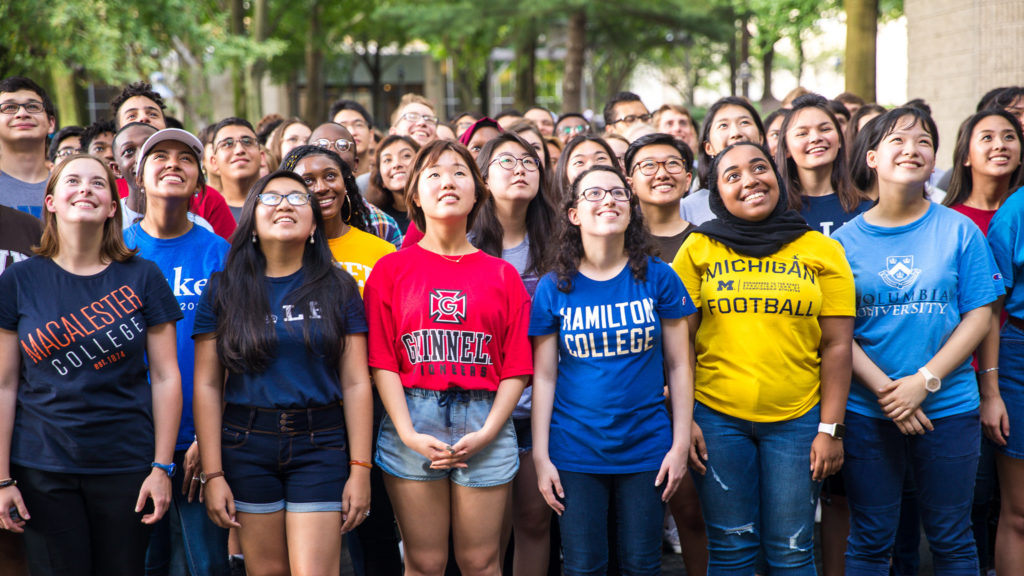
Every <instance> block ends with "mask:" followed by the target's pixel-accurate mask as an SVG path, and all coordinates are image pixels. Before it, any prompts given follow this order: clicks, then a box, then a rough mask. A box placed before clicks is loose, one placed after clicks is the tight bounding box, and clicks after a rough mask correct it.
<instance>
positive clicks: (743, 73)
mask: <svg viewBox="0 0 1024 576" xmlns="http://www.w3.org/2000/svg"><path fill="white" fill-rule="evenodd" d="M749 20H750V15H749V14H746V13H744V14H743V16H742V17H740V65H739V71H740V96H743V97H744V98H750V25H749V24H750V23H749Z"/></svg>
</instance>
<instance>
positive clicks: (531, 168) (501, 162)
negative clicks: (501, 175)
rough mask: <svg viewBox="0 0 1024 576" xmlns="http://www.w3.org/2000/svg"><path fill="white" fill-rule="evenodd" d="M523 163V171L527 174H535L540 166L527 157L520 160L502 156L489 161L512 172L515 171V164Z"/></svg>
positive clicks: (506, 155) (511, 156)
mask: <svg viewBox="0 0 1024 576" xmlns="http://www.w3.org/2000/svg"><path fill="white" fill-rule="evenodd" d="M520 162H522V163H523V169H524V170H526V171H527V172H536V171H537V170H539V169H540V165H539V164H537V161H536V160H534V159H533V158H530V157H529V156H523V157H522V158H516V157H515V156H513V155H511V154H502V155H501V156H498V157H497V158H495V159H494V160H491V164H497V165H498V166H501V167H502V168H504V169H505V170H508V171H512V170H515V169H516V164H519V163H520Z"/></svg>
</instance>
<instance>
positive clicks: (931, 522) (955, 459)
mask: <svg viewBox="0 0 1024 576" xmlns="http://www.w3.org/2000/svg"><path fill="white" fill-rule="evenodd" d="M932 424H933V425H934V426H935V430H933V431H931V432H928V433H926V434H923V435H920V436H916V435H915V436H905V435H903V434H902V433H901V432H900V431H899V429H898V428H897V427H896V425H895V424H894V423H893V422H892V421H890V420H887V419H880V418H870V417H867V416H861V415H859V414H854V413H853V412H847V413H846V429H847V434H846V463H845V464H844V466H843V472H844V474H845V475H846V494H847V498H848V499H849V502H850V540H849V545H848V546H847V549H846V574H847V576H861V575H876V576H885V575H887V574H888V573H889V552H890V550H891V549H892V545H893V541H894V539H895V536H896V523H897V518H898V516H899V510H900V496H901V494H902V491H903V480H904V477H905V467H906V466H907V465H908V464H909V465H910V466H913V467H914V481H915V482H916V483H917V507H918V510H919V511H920V514H921V522H922V524H923V525H924V532H925V535H926V536H927V537H928V544H929V546H930V548H931V551H932V555H933V559H934V565H935V573H936V574H942V575H943V576H949V575H963V576H968V575H969V576H974V575H976V574H977V573H978V553H977V549H976V548H975V545H974V537H973V535H972V534H971V503H972V499H973V494H974V479H975V474H976V472H977V469H978V446H979V445H980V442H981V425H980V423H979V420H978V411H977V410H972V411H970V412H966V413H963V414H956V415H954V416H949V417H946V418H938V419H935V420H932Z"/></svg>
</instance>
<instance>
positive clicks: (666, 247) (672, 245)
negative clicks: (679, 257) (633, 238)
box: [651, 226, 693, 262]
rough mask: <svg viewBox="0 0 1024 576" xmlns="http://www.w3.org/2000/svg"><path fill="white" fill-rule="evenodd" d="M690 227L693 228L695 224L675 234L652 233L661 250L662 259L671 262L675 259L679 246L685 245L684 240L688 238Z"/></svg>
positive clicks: (652, 237) (652, 238) (656, 244)
mask: <svg viewBox="0 0 1024 576" xmlns="http://www.w3.org/2000/svg"><path fill="white" fill-rule="evenodd" d="M690 228H693V226H687V227H686V228H685V229H684V230H683V231H682V232H680V233H679V234H676V235H674V236H655V235H653V234H651V240H653V241H654V245H655V246H657V247H658V249H659V250H661V259H662V260H664V261H665V262H671V261H672V260H674V259H675V257H676V253H677V252H679V248H680V247H681V246H682V245H683V240H684V239H685V238H686V235H687V233H689V232H690Z"/></svg>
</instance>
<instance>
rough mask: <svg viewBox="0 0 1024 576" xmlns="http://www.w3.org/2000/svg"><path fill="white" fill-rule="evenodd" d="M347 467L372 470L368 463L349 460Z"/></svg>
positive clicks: (371, 465)
mask: <svg viewBox="0 0 1024 576" xmlns="http://www.w3.org/2000/svg"><path fill="white" fill-rule="evenodd" d="M348 465H349V466H362V467H363V468H366V469H367V470H373V464H370V463H369V462H367V461H365V460H349V461H348Z"/></svg>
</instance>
